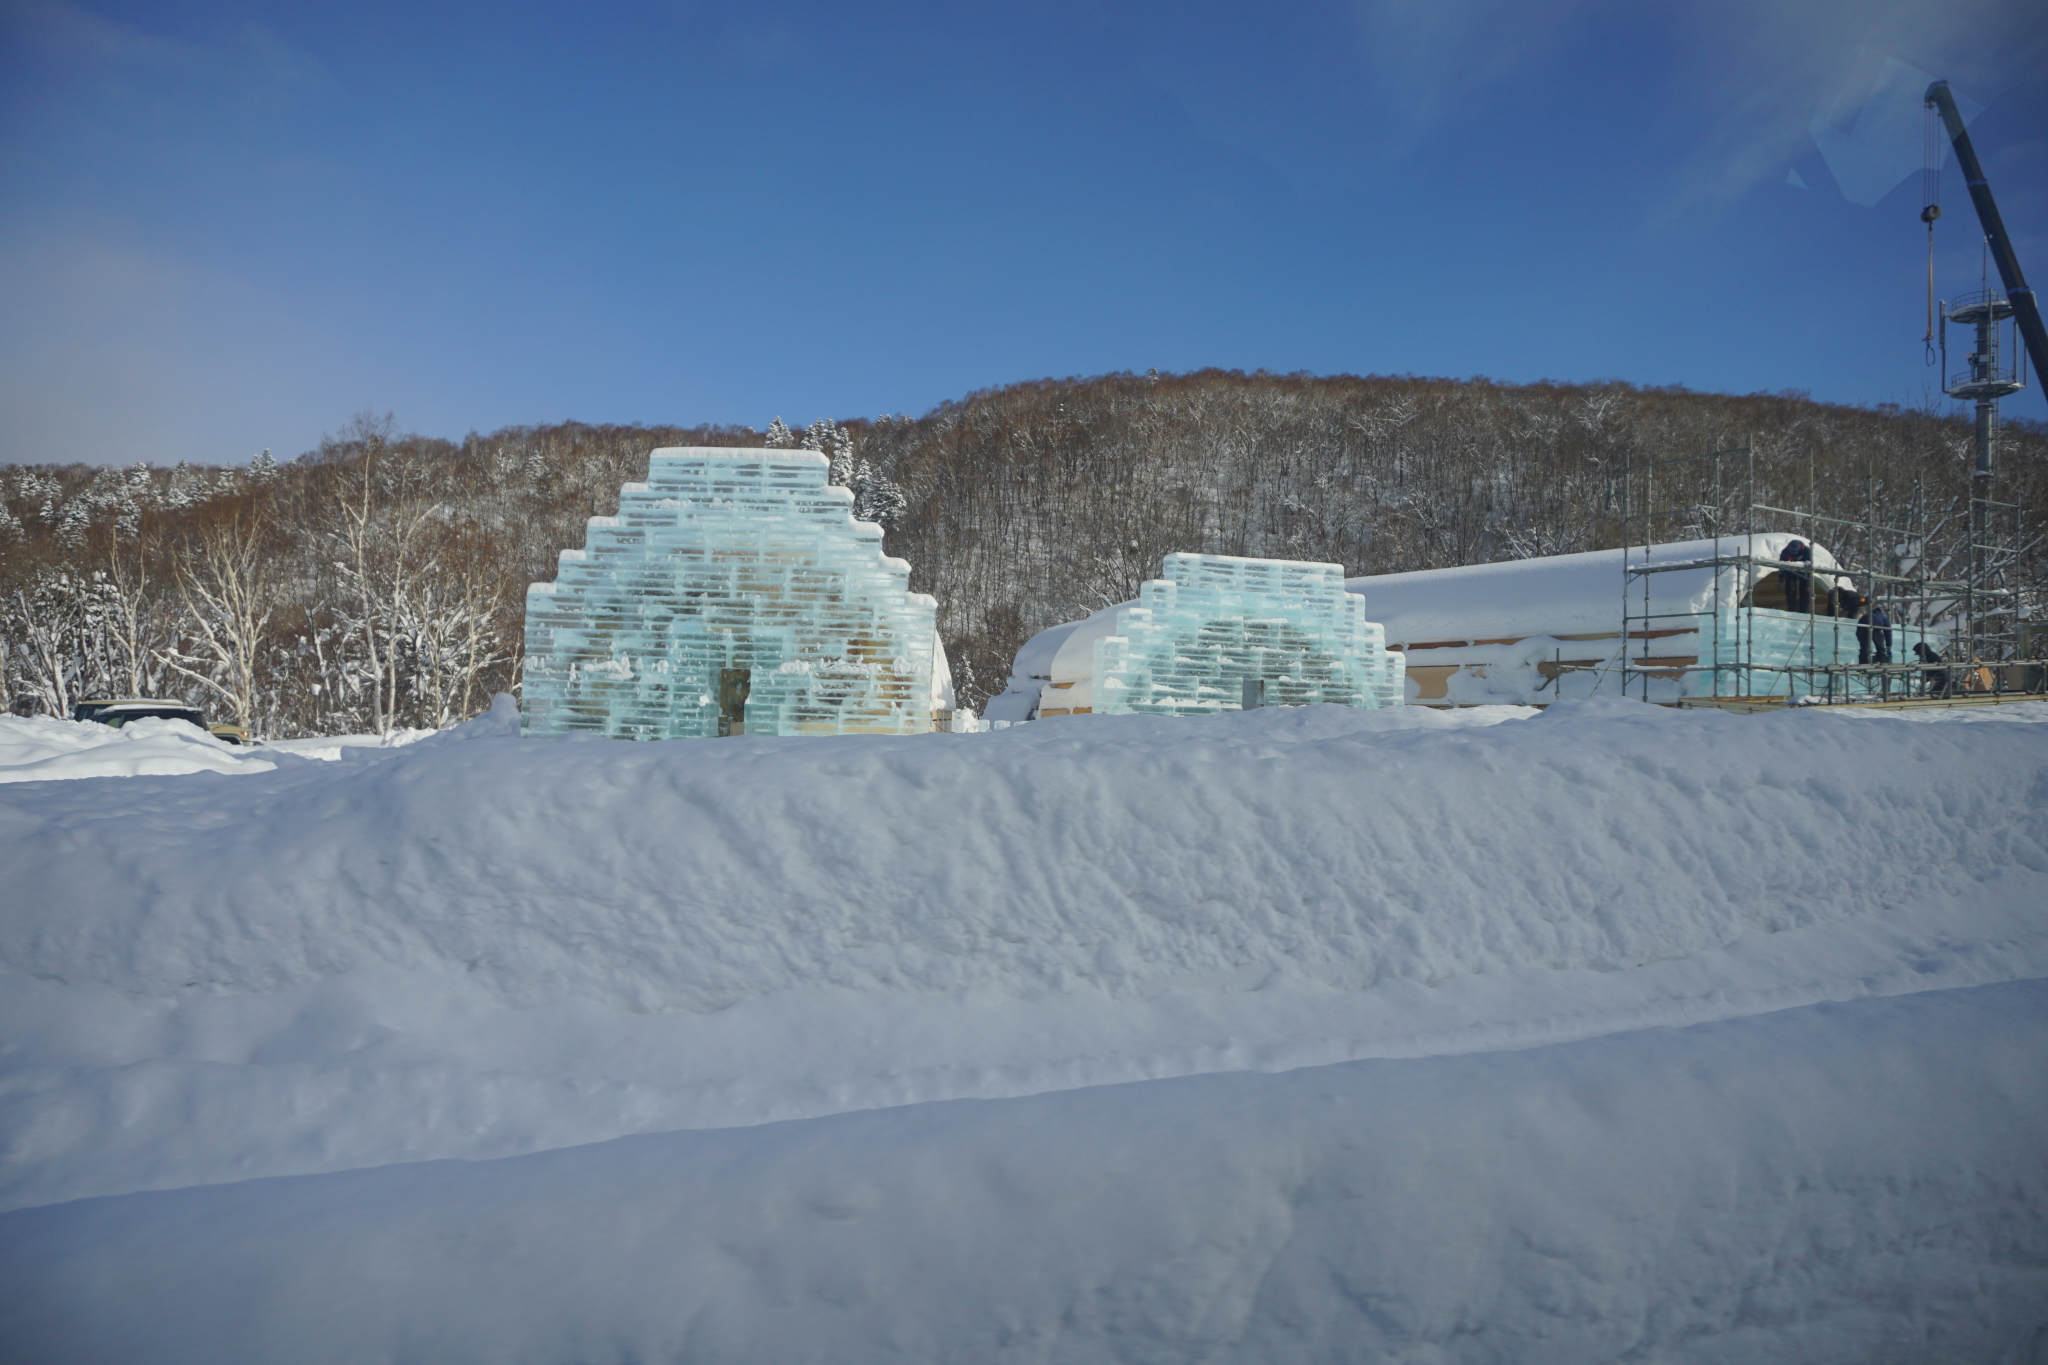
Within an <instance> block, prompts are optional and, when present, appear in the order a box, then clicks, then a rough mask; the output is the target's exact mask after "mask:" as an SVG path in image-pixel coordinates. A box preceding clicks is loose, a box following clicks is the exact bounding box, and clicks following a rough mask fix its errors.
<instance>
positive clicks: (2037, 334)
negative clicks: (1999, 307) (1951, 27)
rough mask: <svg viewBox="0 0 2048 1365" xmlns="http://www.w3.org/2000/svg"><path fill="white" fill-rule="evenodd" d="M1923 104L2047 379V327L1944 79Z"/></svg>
mask: <svg viewBox="0 0 2048 1365" xmlns="http://www.w3.org/2000/svg"><path fill="white" fill-rule="evenodd" d="M1927 103H1928V104H1929V105H1931V106H1932V107H1933V108H1935V109H1937V110H1939V111H1940V113H1941V123H1942V126H1943V127H1944V128H1946V129H1948V140H1949V141H1950V142H1952V143H1954V144H1955V149H1956V161H1957V163H1958V164H1960V165H1961V166H1962V168H1963V179H1964V180H1965V181H1967V182H1968V184H1969V186H1970V202H1971V203H1972V204H1975V205H1976V206H1977V221H1978V222H1979V223H1981V224H1983V225H1984V237H1985V239H1986V240H1987V241H1988V242H1989V243H1990V245H1991V259H1992V260H1993V261H1995V262H1997V264H1998V278H1999V281H2000V282H2001V283H2002V284H2004V285H2005V296H2006V298H2007V299H2008V300H2009V301H2010V302H2011V304H2012V317H2013V321H2014V323H2016V324H2017V325H2018V327H2019V329H2020V336H2021V338H2023V339H2024V340H2025V341H2026V343H2027V356H2028V358H2030V359H2031V360H2032V361H2033V362H2034V373H2035V374H2036V375H2038V376H2041V377H2042V380H2043V382H2048V330H2044V329H2043V328H2042V326H2041V306H2040V305H2039V304H2038V303H2037V302H2035V300H2034V291H2033V290H2032V289H2031V288H2029V287H2028V285H2027V277H2026V276H2025V275H2022V274H2021V273H2020V261H2019V257H2017V256H2015V255H2013V250H2012V239H2011V238H2010V237H2008V236H2006V235H2005V220H2004V219H2002V218H2000V217H1999V216H1998V201H1997V200H1995V199H1993V198H1992V197H1991V182H1990V181H1988V180H1986V179H1985V178H1984V166H1983V164H1982V163H1981V162H1979V161H1978V160H1977V149H1976V148H1975V147H1972V146H1971V145H1970V134H1969V132H1968V130H1966V129H1965V128H1964V127H1963V116H1962V114H1961V112H1960V111H1958V110H1957V108H1956V101H1955V97H1954V96H1953V95H1951V94H1949V92H1948V82H1947V81H1936V82H1935V83H1934V84H1932V85H1930V86H1928V87H1927Z"/></svg>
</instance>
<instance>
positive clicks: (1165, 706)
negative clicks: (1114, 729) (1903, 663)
mask: <svg viewBox="0 0 2048 1365" xmlns="http://www.w3.org/2000/svg"><path fill="white" fill-rule="evenodd" d="M1164 572H1165V575H1166V576H1165V577H1164V578H1161V579H1154V580H1152V581H1151V582H1149V583H1146V584H1144V585H1143V586H1142V587H1141V588H1139V590H1138V602H1137V605H1136V606H1133V607H1128V608H1126V609H1125V610H1124V611H1122V612H1121V613H1119V614H1118V617H1117V633H1116V634H1114V635H1110V636H1107V637H1105V638H1103V639H1101V640H1098V641H1096V642H1095V673H1094V677H1095V706H1094V709H1095V710H1096V711H1097V712H1106V713H1109V714H1113V715H1114V714H1129V713H1138V714H1143V715H1155V716H1196V715H1207V714H1208V713H1210V712H1213V711H1235V710H1237V709H1239V708H1240V707H1241V706H1243V705H1244V696H1245V690H1244V683H1245V681H1246V680H1248V679H1257V680H1262V681H1263V682H1264V683H1265V687H1264V699H1265V704H1266V705H1268V706H1308V705H1312V704H1314V703H1317V702H1331V703H1335V704H1336V705H1339V706H1370V707H1378V706H1398V705H1400V704H1401V697H1402V682H1403V664H1402V659H1401V656H1400V655H1399V654H1390V653H1388V651H1387V646H1386V636H1385V633H1384V632H1383V631H1382V630H1381V629H1380V628H1379V627H1378V626H1377V625H1375V624H1373V623H1372V622H1371V621H1368V620H1366V618H1365V613H1366V600H1365V598H1363V597H1361V596H1359V595H1358V594H1357V593H1350V592H1346V591H1345V590H1344V568H1343V566H1342V565H1340V564H1313V563H1309V562H1306V561H1303V560H1293V559H1241V558H1238V557H1237V556H1235V555H1193V554H1173V555H1168V556H1167V557H1166V562H1165V565H1164Z"/></svg>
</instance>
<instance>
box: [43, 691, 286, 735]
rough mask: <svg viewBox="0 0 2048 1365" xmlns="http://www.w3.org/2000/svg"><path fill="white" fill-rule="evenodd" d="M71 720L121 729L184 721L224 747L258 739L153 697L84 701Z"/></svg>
mask: <svg viewBox="0 0 2048 1365" xmlns="http://www.w3.org/2000/svg"><path fill="white" fill-rule="evenodd" d="M71 719H73V720H90V721H97V722H98V723H100V724H101V725H111V726H113V727H114V728H115V729H117V730H118V729H120V728H121V727H122V726H123V725H126V724H127V723H128V722H129V721H131V720H143V719H151V720H182V721H184V722H185V723H186V724H187V725H196V726H198V727H199V728H200V729H202V730H204V731H206V732H207V733H208V734H210V735H212V736H213V737H214V738H215V739H217V740H220V741H221V742H222V743H224V744H254V743H255V742H256V737H255V736H254V735H252V734H250V733H249V732H248V731H247V730H246V729H244V728H243V727H241V726H239V725H229V724H227V723H225V722H222V723H220V724H217V725H214V724H208V723H207V719H206V713H205V712H204V711H202V710H200V709H199V708H198V707H196V706H192V705H190V704H188V703H186V702H182V701H159V700H156V699H154V698H150V697H121V698H100V699H97V700H94V701H82V702H79V703H78V704H77V705H76V706H74V707H72V708H71Z"/></svg>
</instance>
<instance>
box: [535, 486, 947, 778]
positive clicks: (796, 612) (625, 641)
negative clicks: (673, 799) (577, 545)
mask: <svg viewBox="0 0 2048 1365" xmlns="http://www.w3.org/2000/svg"><path fill="white" fill-rule="evenodd" d="M828 469H829V463H828V461H827V460H826V458H825V457H824V456H823V455H820V454H816V453H814V452H812V451H804V450H745V449H727V448H715V447H690V448H676V449H667V450H657V451H655V452H654V454H653V456H652V457H651V458H650V460H649V465H648V472H647V482H645V483H629V484H627V485H626V486H625V488H624V489H623V490H622V491H621V494H620V498H619V513H618V515H617V516H615V517H592V518H591V519H590V530H589V538H588V541H587V543H586V545H585V548H583V549H581V550H564V551H562V554H561V567H560V571H559V573H558V574H557V576H556V579H555V581H554V582H552V583H536V584H534V585H533V586H532V587H531V588H529V589H528V590H527V596H526V666H525V685H524V691H525V698H524V704H523V706H522V708H521V709H522V711H523V714H524V728H525V732H526V733H527V734H535V735H550V734H570V733H585V734H600V735H610V736H613V737H615V738H621V739H668V738H675V737H682V736H693V735H694V736H709V735H715V734H717V733H718V724H719V714H720V711H719V682H720V674H721V673H722V672H723V671H724V670H726V669H735V668H744V669H747V670H749V672H750V679H749V681H750V691H749V693H748V695H747V698H746V710H745V724H746V732H747V733H748V734H754V735H761V734H767V735H838V734H856V733H864V734H915V733H919V732H921V731H925V730H929V729H930V728H931V723H932V703H931V696H932V666H933V657H934V652H935V649H936V646H937V636H936V633H935V631H934V628H933V613H934V609H935V607H936V605H937V604H936V603H935V601H934V600H933V599H932V598H930V597H928V596H926V595H925V594H923V593H914V592H911V591H909V576H910V566H909V565H908V564H906V563H904V562H903V561H902V560H900V559H891V558H889V557H888V556H886V555H884V554H883V553H882V528H881V527H879V526H874V525H870V524H869V523H867V522H857V521H855V520H854V519H853V515H852V508H853V495H852V494H851V493H850V492H848V491H847V490H846V489H844V488H838V487H833V486H831V485H830V484H828V483H827V482H826V474H827V471H828Z"/></svg>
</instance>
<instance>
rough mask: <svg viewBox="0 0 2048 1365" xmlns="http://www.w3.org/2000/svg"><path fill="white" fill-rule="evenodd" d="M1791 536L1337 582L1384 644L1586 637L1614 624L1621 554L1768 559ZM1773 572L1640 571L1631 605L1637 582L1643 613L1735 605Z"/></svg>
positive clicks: (1637, 558)
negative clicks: (1354, 596) (1358, 599)
mask: <svg viewBox="0 0 2048 1365" xmlns="http://www.w3.org/2000/svg"><path fill="white" fill-rule="evenodd" d="M1798 539H1801V537H1798V536H1795V535H1792V534H1790V533H1787V532H1781V531H1773V532H1766V533H1762V534H1758V535H1754V536H1724V537H1722V538H1721V539H1720V540H1718V541H1714V540H1689V541H1681V542H1678V543H1675V544H1670V545H1652V546H1649V547H1647V550H1645V548H1644V547H1642V546H1637V547H1634V548H1632V549H1629V550H1589V551H1587V552H1585V553H1583V554H1575V555H1550V556H1547V557H1545V558H1541V559H1513V560H1508V561H1505V562H1503V563H1498V564H1468V565H1465V566H1463V567H1461V568H1456V569H1423V570H1419V571H1417V572H1414V573H1394V574H1375V575H1370V576H1367V577H1363V578H1350V579H1346V580H1345V582H1344V586H1345V587H1346V588H1348V589H1350V590H1351V591H1352V592H1355V593H1359V594H1361V595H1363V596H1364V598H1365V613H1366V615H1367V617H1369V618H1370V619H1372V620H1374V621H1377V622H1379V623H1380V624H1381V625H1383V626H1385V627H1386V631H1387V643H1388V645H1389V646H1392V647H1405V646H1410V645H1416V644H1424V643H1435V642H1440V641H1452V640H1459V641H1463V640H1486V639H1522V638H1525V637H1528V636H1531V635H1593V634H1601V633H1611V632H1614V631H1618V630H1620V629H1621V617H1622V585H1623V581H1624V579H1623V574H1622V561H1623V557H1624V555H1626V556H1627V559H1628V562H1629V563H1630V564H1631V565H1641V564H1644V563H1648V564H1651V565H1658V564H1682V563H1686V562H1688V561H1694V560H1710V559H1713V558H1714V557H1715V556H1716V555H1717V553H1718V554H1719V555H1720V556H1722V557H1726V556H1731V555H1735V556H1750V557H1753V558H1756V559H1763V560H1772V561H1775V560H1776V559H1777V557H1778V554H1779V552H1780V551H1781V550H1783V549H1784V548H1785V547H1786V546H1787V545H1789V544H1791V543H1792V542H1793V541H1794V540H1798ZM1813 562H1814V564H1815V566H1816V567H1819V568H1832V567H1834V564H1835V557H1834V556H1833V555H1831V554H1829V553H1828V552H1827V550H1825V549H1823V548H1822V547H1821V546H1819V545H1815V546H1814V547H1813ZM1771 572H1773V570H1772V569H1771V568H1770V567H1769V566H1768V565H1754V564H1753V565H1741V564H1738V565H1726V564H1724V565H1723V566H1722V567H1721V568H1720V570H1719V573H1718V579H1717V576H1716V570H1715V569H1714V568H1713V567H1712V566H1711V565H1707V566H1702V567H1699V568H1695V569H1681V570H1674V571H1671V572H1667V573H1653V574H1646V575H1643V576H1640V577H1636V578H1633V579H1631V580H1628V581H1629V584H1630V586H1629V592H1630V603H1631V605H1630V607H1629V610H1630V612H1631V613H1632V614H1638V615H1640V614H1642V612H1643V589H1644V585H1645V584H1647V585H1648V588H1649V610H1650V611H1651V612H1656V613H1664V612H1673V613H1678V612H1698V611H1708V610H1711V609H1712V607H1713V603H1714V598H1715V596H1716V593H1717V591H1718V594H1719V596H1720V599H1721V606H1722V607H1723V608H1733V607H1735V606H1737V605H1738V604H1739V603H1740V602H1741V601H1742V599H1743V597H1744V596H1745V595H1746V594H1748V592H1749V590H1750V589H1751V588H1753V587H1754V586H1755V585H1756V583H1757V582H1758V580H1759V579H1761V578H1763V577H1764V576H1765V575H1766V574H1769V573H1771Z"/></svg>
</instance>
